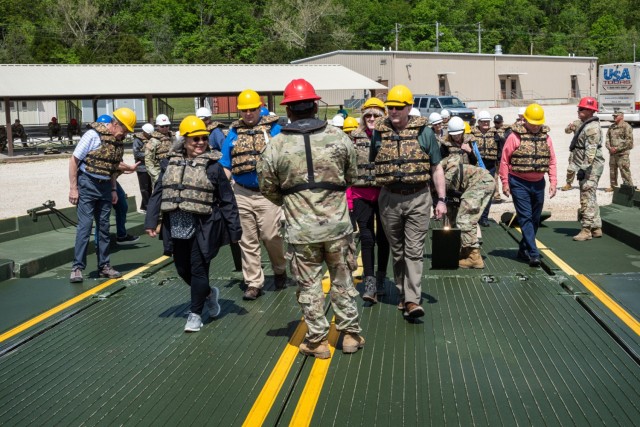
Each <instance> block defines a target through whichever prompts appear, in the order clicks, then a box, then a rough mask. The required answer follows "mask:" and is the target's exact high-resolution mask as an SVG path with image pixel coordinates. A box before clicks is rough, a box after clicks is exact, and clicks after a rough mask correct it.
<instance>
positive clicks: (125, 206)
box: [94, 182, 129, 246]
mask: <svg viewBox="0 0 640 427" xmlns="http://www.w3.org/2000/svg"><path fill="white" fill-rule="evenodd" d="M116 192H117V193H118V203H116V204H115V205H114V206H113V209H114V210H115V211H116V237H124V236H126V235H127V227H126V226H125V224H126V222H127V212H128V211H129V203H128V202H127V195H126V194H125V192H124V189H123V188H122V186H121V185H120V183H119V182H116ZM109 198H111V195H109ZM109 212H111V210H109ZM94 238H95V240H94V242H95V244H96V246H97V245H98V229H97V228H96V233H95V236H94Z"/></svg>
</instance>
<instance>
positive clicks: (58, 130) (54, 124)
mask: <svg viewBox="0 0 640 427" xmlns="http://www.w3.org/2000/svg"><path fill="white" fill-rule="evenodd" d="M47 128H48V130H49V141H53V138H54V137H56V138H58V141H62V127H61V126H60V123H58V119H57V118H56V117H51V121H50V122H49V124H48V125H47Z"/></svg>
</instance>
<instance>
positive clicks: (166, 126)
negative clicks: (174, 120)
mask: <svg viewBox="0 0 640 427" xmlns="http://www.w3.org/2000/svg"><path fill="white" fill-rule="evenodd" d="M158 127H159V128H168V127H169V125H161V126H158Z"/></svg>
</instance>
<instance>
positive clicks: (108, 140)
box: [84, 123, 124, 176]
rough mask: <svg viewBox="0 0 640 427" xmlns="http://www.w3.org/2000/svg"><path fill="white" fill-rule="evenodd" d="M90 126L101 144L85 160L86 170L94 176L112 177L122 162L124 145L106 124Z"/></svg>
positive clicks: (92, 124)
mask: <svg viewBox="0 0 640 427" xmlns="http://www.w3.org/2000/svg"><path fill="white" fill-rule="evenodd" d="M89 126H90V127H91V128H92V129H93V130H95V131H96V132H97V133H98V135H99V136H100V142H101V143H100V147H98V148H97V149H95V150H93V151H89V153H88V154H87V156H86V157H85V158H84V164H85V170H86V171H87V173H91V174H94V175H101V176H112V175H113V174H115V173H116V172H117V171H118V165H119V164H120V162H121V161H122V156H123V155H124V145H123V144H122V141H117V140H116V137H115V136H113V135H112V134H111V132H109V129H107V125H105V124H104V123H91V124H90V125H89Z"/></svg>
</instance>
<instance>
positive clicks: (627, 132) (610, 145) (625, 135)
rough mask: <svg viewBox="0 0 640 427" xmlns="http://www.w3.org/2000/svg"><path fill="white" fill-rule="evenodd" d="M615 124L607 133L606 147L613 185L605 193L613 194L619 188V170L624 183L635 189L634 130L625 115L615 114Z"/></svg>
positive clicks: (621, 113)
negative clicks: (632, 172) (632, 153)
mask: <svg viewBox="0 0 640 427" xmlns="http://www.w3.org/2000/svg"><path fill="white" fill-rule="evenodd" d="M613 120H614V123H613V124H612V125H611V126H610V127H609V130H608V131H607V142H606V144H605V146H606V147H607V150H609V177H610V179H611V185H610V186H609V188H607V189H606V190H605V191H607V192H612V191H613V187H617V186H618V169H620V175H622V183H623V184H625V185H629V186H631V187H633V179H632V178H631V164H630V163H629V151H631V149H632V148H633V129H632V128H631V125H629V123H627V122H625V121H624V113H623V112H616V113H614V114H613Z"/></svg>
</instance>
